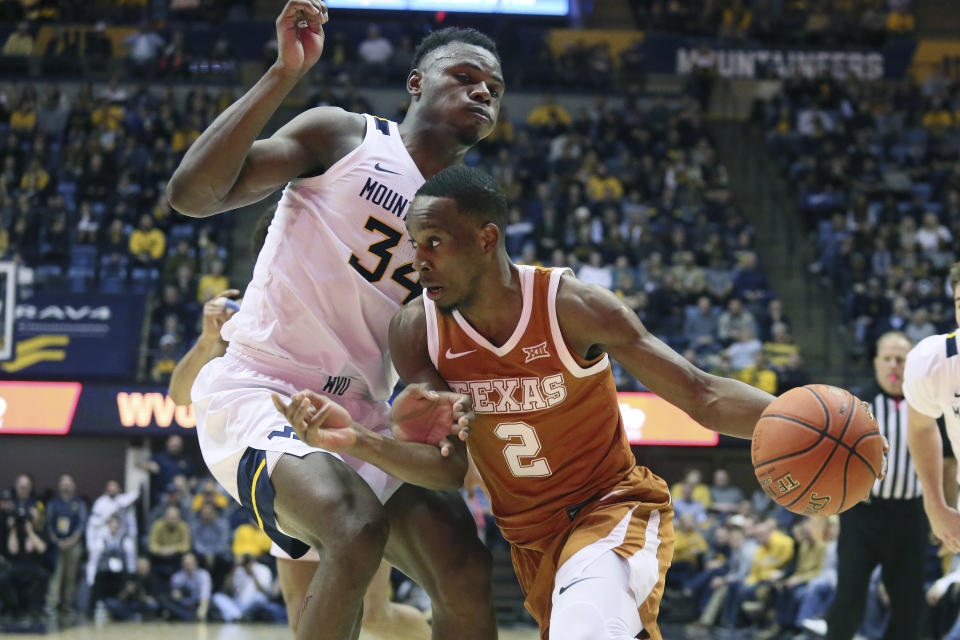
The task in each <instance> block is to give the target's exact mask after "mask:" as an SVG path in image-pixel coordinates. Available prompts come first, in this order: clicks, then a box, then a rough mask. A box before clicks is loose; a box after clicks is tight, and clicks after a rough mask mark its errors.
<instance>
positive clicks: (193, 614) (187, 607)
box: [161, 553, 212, 622]
mask: <svg viewBox="0 0 960 640" xmlns="http://www.w3.org/2000/svg"><path fill="white" fill-rule="evenodd" d="M180 566H181V569H180V571H177V572H176V573H175V574H173V577H171V578H170V597H169V599H166V600H164V601H163V603H162V605H161V606H162V608H163V610H164V611H166V612H167V613H168V614H169V615H170V616H171V617H173V618H175V619H177V620H182V621H184V622H192V621H200V622H204V621H205V620H206V619H207V610H208V608H209V607H210V592H211V590H212V584H211V580H210V574H209V573H207V570H206V569H202V568H200V567H198V566H197V557H196V556H195V555H193V554H192V553H185V554H184V556H183V560H182V561H181V563H180Z"/></svg>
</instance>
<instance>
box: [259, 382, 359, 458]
mask: <svg viewBox="0 0 960 640" xmlns="http://www.w3.org/2000/svg"><path fill="white" fill-rule="evenodd" d="M271 397H272V398H273V405H274V406H275V407H276V408H277V411H279V412H280V413H282V414H283V415H284V417H285V418H286V419H287V421H288V422H289V423H290V426H291V427H293V430H294V432H295V433H296V434H297V437H298V438H300V440H301V441H303V442H305V443H306V444H308V445H310V446H311V447H318V448H320V449H326V450H327V451H333V452H336V453H339V452H343V451H347V450H348V449H350V448H351V447H352V446H353V445H355V444H356V443H357V429H356V426H355V425H356V423H354V421H353V418H351V417H350V413H349V412H348V411H347V410H346V409H344V408H343V407H341V406H340V405H339V404H337V403H336V402H334V401H333V400H331V399H330V398H328V397H326V396H323V395H320V394H319V393H314V392H313V391H300V392H299V393H295V394H294V395H293V397H292V398H290V403H289V404H287V403H285V402H284V401H283V398H281V397H280V396H278V395H277V394H275V393H274V394H272V395H271Z"/></svg>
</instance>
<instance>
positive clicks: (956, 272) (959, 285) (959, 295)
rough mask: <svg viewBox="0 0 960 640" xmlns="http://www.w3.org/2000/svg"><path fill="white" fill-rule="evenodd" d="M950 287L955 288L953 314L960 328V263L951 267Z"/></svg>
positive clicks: (955, 263)
mask: <svg viewBox="0 0 960 640" xmlns="http://www.w3.org/2000/svg"><path fill="white" fill-rule="evenodd" d="M950 286H951V287H953V312H954V314H956V320H957V326H958V327H960V262H954V263H953V266H951V267H950Z"/></svg>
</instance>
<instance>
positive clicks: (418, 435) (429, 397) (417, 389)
mask: <svg viewBox="0 0 960 640" xmlns="http://www.w3.org/2000/svg"><path fill="white" fill-rule="evenodd" d="M390 422H391V423H392V428H393V435H394V436H395V437H396V438H397V440H404V441H407V442H424V443H426V444H435V445H437V446H438V447H440V453H441V454H442V455H444V456H448V455H450V453H451V452H452V451H453V444H452V443H451V442H450V440H449V439H448V437H449V436H450V435H451V434H456V435H457V436H458V437H459V438H460V439H461V440H466V439H467V436H468V435H469V433H470V425H471V424H473V406H472V403H471V401H470V398H469V396H465V395H462V394H459V393H453V392H451V391H433V390H432V389H428V388H427V385H425V384H411V385H408V386H407V387H405V388H404V390H403V391H401V392H400V393H399V394H398V395H397V397H396V398H394V400H393V406H392V408H391V410H390Z"/></svg>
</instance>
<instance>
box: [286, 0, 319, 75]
mask: <svg viewBox="0 0 960 640" xmlns="http://www.w3.org/2000/svg"><path fill="white" fill-rule="evenodd" d="M329 19H330V16H329V15H328V14H327V5H325V4H324V3H323V1H322V0H290V1H289V2H287V4H285V5H284V7H283V11H282V12H281V13H280V17H279V18H277V66H278V67H279V68H280V69H283V70H284V71H287V72H290V73H295V74H297V75H298V76H302V75H303V74H305V73H306V72H307V71H309V70H310V68H311V67H313V65H315V64H316V63H317V60H319V59H320V54H321V53H323V40H324V34H323V25H324V23H325V22H327V20H329Z"/></svg>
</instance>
